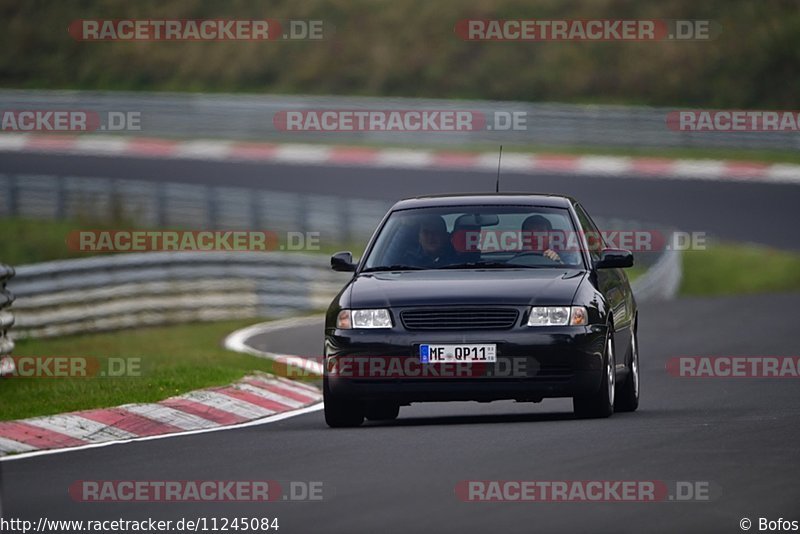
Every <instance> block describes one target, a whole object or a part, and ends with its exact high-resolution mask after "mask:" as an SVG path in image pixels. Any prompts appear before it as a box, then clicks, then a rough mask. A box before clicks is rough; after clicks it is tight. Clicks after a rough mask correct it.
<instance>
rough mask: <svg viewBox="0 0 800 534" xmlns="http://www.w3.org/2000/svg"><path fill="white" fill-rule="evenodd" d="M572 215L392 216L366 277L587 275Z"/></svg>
mask: <svg viewBox="0 0 800 534" xmlns="http://www.w3.org/2000/svg"><path fill="white" fill-rule="evenodd" d="M580 243H581V241H580V238H579V234H578V233H577V232H576V231H575V227H574V225H573V223H572V219H571V217H570V214H569V211H568V210H567V209H564V208H550V207H536V206H453V207H447V208H416V209H408V210H400V211H396V212H394V213H392V214H391V215H390V216H389V218H388V220H387V221H386V223H385V224H384V225H383V227H382V228H381V230H380V233H379V234H378V236H377V239H376V240H375V244H374V246H373V247H372V249H371V251H370V252H369V254H368V256H367V257H366V258H365V260H364V262H363V266H364V267H363V269H362V272H376V271H404V270H420V269H539V268H541V269H547V268H550V269H555V268H561V269H563V268H564V267H568V268H576V269H582V268H583V267H584V263H583V261H584V260H583V256H582V254H581V246H580Z"/></svg>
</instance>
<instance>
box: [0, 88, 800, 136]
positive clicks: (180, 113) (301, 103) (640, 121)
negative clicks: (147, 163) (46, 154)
mask: <svg viewBox="0 0 800 534" xmlns="http://www.w3.org/2000/svg"><path fill="white" fill-rule="evenodd" d="M0 109H2V110H30V109H45V110H46V109H50V110H52V109H61V110H84V111H96V112H98V113H106V112H108V111H122V112H127V111H132V112H138V113H140V117H141V131H126V132H125V134H126V135H144V136H151V137H152V136H157V137H161V136H165V137H181V138H197V137H206V138H209V137H210V138H215V139H230V140H235V139H259V140H274V141H295V142H326V143H332V142H339V143H342V142H346V143H354V142H368V143H391V144H393V145H404V144H405V145H450V146H455V145H463V144H469V143H491V144H500V143H502V144H505V145H537V146H616V147H635V148H647V147H706V148H710V147H727V148H751V149H754V148H762V149H781V150H791V149H797V148H800V137H798V136H797V135H796V134H795V133H793V132H773V133H769V134H763V133H758V132H749V133H748V132H676V131H672V130H670V129H669V128H667V125H666V117H667V113H669V112H670V111H676V109H673V108H656V107H644V106H610V105H568V104H554V103H530V102H492V101H474V100H435V99H416V98H366V97H357V98H356V97H335V96H327V97H325V96H275V95H234V94H214V95H210V94H192V93H134V92H107V91H106V92H94V91H93V92H81V91H43V90H37V91H27V90H26V91H22V90H1V91H0ZM310 109H317V110H320V109H324V110H327V109H342V110H368V109H369V110H386V109H388V110H423V109H424V110H468V111H475V112H480V113H483V114H485V116H486V117H487V121H488V122H489V123H492V122H494V121H493V117H494V113H495V112H508V113H512V112H521V113H524V114H525V117H526V119H527V120H526V128H525V129H524V130H514V131H512V130H499V129H497V128H496V127H495V128H493V129H492V130H488V129H478V130H476V131H470V132H461V133H441V132H438V133H437V132H431V131H419V132H403V133H399V132H376V131H370V132H335V133H325V132H286V131H281V130H279V129H278V128H276V127H275V125H274V124H273V117H274V116H275V114H276V113H277V112H279V111H287V110H300V111H302V110H310Z"/></svg>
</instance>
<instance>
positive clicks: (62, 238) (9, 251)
mask: <svg viewBox="0 0 800 534" xmlns="http://www.w3.org/2000/svg"><path fill="white" fill-rule="evenodd" d="M120 228H136V229H141V230H148V229H149V228H146V227H144V226H141V225H136V224H132V223H129V222H120V223H116V224H114V223H110V222H103V223H97V222H85V221H74V220H55V221H51V220H36V219H23V218H0V235H3V236H13V237H12V238H11V239H0V263H6V264H8V265H24V264H27V263H38V262H43V261H51V260H63V259H69V258H87V257H89V256H93V255H98V254H109V253H108V252H79V251H74V250H70V249H69V248H68V247H67V244H66V239H67V236H68V235H69V234H70V232H75V231H81V230H113V229H120ZM365 246H366V241H365V242H362V243H350V244H349V245H341V244H336V243H326V242H322V243H320V247H319V250H308V251H298V252H311V253H318V254H324V255H331V254H333V253H334V252H338V251H340V250H351V251H352V252H353V254H354V255H355V256H356V257H358V256H359V255H360V254H361V253H362V252H363V251H364V247H365ZM122 254H124V253H122Z"/></svg>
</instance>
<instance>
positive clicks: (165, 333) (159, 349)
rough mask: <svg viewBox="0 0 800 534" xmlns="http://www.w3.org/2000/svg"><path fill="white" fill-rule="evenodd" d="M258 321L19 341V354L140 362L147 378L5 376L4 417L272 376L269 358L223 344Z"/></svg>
mask: <svg viewBox="0 0 800 534" xmlns="http://www.w3.org/2000/svg"><path fill="white" fill-rule="evenodd" d="M253 322H254V321H253V320H249V321H247V320H238V321H221V322H213V323H202V324H188V325H179V326H164V327H154V328H140V329H137V330H126V331H120V332H112V333H101V334H86V335H77V336H68V337H63V338H54V339H41V340H35V339H34V340H21V341H19V342H18V344H17V348H16V349H15V350H14V356H15V357H19V356H80V357H92V358H97V359H98V360H99V361H100V362H105V361H106V360H107V359H108V358H141V373H140V374H141V376H131V377H125V378H108V377H95V378H20V377H11V378H5V379H0V406H2V410H1V411H0V420H10V419H20V418H24V417H33V416H39V415H48V414H55V413H62V412H69V411H75V410H84V409H90V408H102V407H109V406H117V405H120V404H125V403H129V402H155V401H158V400H162V399H165V398H167V397H171V396H173V395H179V394H181V393H185V392H187V391H191V390H193V389H199V388H204V387H210V386H219V385H224V384H229V383H231V382H234V381H236V380H238V379H239V378H241V377H243V376H245V375H246V374H248V373H250V372H252V371H264V372H269V371H270V370H271V369H272V362H271V361H269V360H265V359H261V358H256V357H255V356H248V355H245V354H239V353H236V352H231V351H228V350H225V349H223V348H222V346H221V342H222V340H223V338H224V337H225V336H226V335H227V334H229V333H231V332H232V331H234V330H236V329H238V328H241V327H244V326H247V325H248V324H252V323H253ZM101 365H103V364H102V363H101Z"/></svg>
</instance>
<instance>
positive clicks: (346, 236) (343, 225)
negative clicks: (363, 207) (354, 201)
mask: <svg viewBox="0 0 800 534" xmlns="http://www.w3.org/2000/svg"><path fill="white" fill-rule="evenodd" d="M350 204H351V202H349V200H348V199H345V200H343V201H342V202H340V203H339V204H338V206H339V228H340V232H339V239H341V241H342V243H341V244H342V245H350V243H351V242H352V241H353V239H352V237H353V235H352V232H351V229H350Z"/></svg>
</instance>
